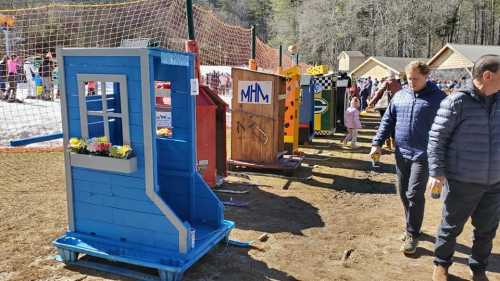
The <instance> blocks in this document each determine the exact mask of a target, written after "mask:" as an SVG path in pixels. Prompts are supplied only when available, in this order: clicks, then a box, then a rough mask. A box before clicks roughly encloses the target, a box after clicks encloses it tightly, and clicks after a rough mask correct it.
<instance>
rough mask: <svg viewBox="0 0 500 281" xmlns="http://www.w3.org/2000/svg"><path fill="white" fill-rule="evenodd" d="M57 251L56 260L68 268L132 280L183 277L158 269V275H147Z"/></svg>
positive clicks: (161, 280)
mask: <svg viewBox="0 0 500 281" xmlns="http://www.w3.org/2000/svg"><path fill="white" fill-rule="evenodd" d="M57 250H58V252H59V256H57V257H56V260H58V261H61V262H64V263H65V264H67V265H69V266H76V267H84V268H90V269H94V270H97V271H102V272H108V273H110V274H114V275H119V276H124V277H128V278H131V279H133V280H139V281H181V280H182V276H183V272H175V271H165V270H161V269H158V275H153V274H148V273H145V272H141V271H139V270H134V269H131V268H126V267H124V264H123V263H120V264H117V265H115V264H116V263H115V264H113V263H114V261H113V260H107V261H109V263H100V262H98V261H93V260H90V259H78V256H79V255H80V253H78V252H74V251H71V250H68V249H62V248H58V249H57ZM125 265H126V264H125ZM144 269H146V268H144Z"/></svg>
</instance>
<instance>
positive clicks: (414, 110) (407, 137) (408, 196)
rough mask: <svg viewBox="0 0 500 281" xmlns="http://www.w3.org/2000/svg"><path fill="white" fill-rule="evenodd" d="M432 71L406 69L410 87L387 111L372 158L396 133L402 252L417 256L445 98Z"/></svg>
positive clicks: (417, 66)
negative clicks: (433, 135)
mask: <svg viewBox="0 0 500 281" xmlns="http://www.w3.org/2000/svg"><path fill="white" fill-rule="evenodd" d="M429 72H430V69H429V67H428V66H427V65H426V64H425V63H423V62H412V63H410V64H409V65H408V66H407V68H406V76H407V77H408V81H409V87H408V88H405V89H402V90H400V91H399V92H397V93H396V94H395V95H394V97H393V99H392V101H391V103H390V105H389V108H388V109H387V110H386V112H385V114H384V117H383V118H382V121H381V123H380V127H379V129H378V132H377V135H376V136H375V138H374V139H373V143H372V149H371V152H370V155H373V154H380V152H381V148H380V147H381V146H382V144H383V143H384V141H385V140H386V139H388V138H389V136H390V134H391V132H392V131H394V132H395V142H396V153H395V154H396V172H397V187H398V191H399V196H400V197H401V201H402V202H403V206H404V210H405V218H406V232H405V235H404V237H403V240H404V243H403V245H402V247H401V251H402V252H404V253H405V254H414V253H415V252H416V250H417V246H418V238H419V235H420V228H421V226H422V221H423V218H424V205H425V196H424V194H425V187H426V183H427V179H428V162H427V142H428V139H429V130H430V128H431V125H432V122H433V121H434V116H435V115H436V112H437V110H438V108H439V104H440V103H441V101H442V100H443V99H444V98H445V97H446V96H445V94H444V93H443V92H442V91H441V90H439V89H438V88H437V86H436V85H435V84H434V83H432V82H430V81H427V80H428V76H429Z"/></svg>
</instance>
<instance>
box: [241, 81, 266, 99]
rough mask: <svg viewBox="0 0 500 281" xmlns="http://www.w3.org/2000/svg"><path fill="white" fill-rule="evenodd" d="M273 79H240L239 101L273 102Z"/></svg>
mask: <svg viewBox="0 0 500 281" xmlns="http://www.w3.org/2000/svg"><path fill="white" fill-rule="evenodd" d="M272 97H273V82H272V81H238V103H254V104H272Z"/></svg>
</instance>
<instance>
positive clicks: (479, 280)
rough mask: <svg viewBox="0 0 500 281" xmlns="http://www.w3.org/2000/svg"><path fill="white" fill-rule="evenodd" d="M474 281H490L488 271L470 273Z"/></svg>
mask: <svg viewBox="0 0 500 281" xmlns="http://www.w3.org/2000/svg"><path fill="white" fill-rule="evenodd" d="M470 276H471V277H472V281H489V280H490V279H488V276H487V275H486V271H472V270H471V271H470Z"/></svg>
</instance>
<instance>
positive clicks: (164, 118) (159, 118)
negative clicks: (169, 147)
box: [156, 111, 172, 128]
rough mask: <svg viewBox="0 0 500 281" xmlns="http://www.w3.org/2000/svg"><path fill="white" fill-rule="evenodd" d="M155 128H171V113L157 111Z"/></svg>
mask: <svg viewBox="0 0 500 281" xmlns="http://www.w3.org/2000/svg"><path fill="white" fill-rule="evenodd" d="M156 126H157V127H159V128H172V112H168V111H157V112H156Z"/></svg>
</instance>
